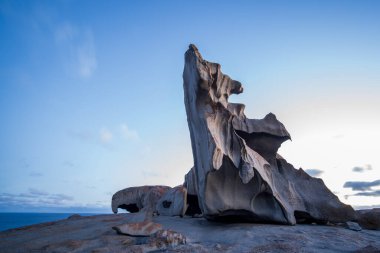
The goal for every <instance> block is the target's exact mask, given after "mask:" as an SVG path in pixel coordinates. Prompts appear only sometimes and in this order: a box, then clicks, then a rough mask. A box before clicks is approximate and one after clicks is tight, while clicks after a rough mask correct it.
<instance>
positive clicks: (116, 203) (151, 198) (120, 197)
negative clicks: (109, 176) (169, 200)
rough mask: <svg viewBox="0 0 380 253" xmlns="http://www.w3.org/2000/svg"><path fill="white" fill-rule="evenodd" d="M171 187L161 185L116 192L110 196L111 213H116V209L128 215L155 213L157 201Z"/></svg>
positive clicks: (130, 188)
mask: <svg viewBox="0 0 380 253" xmlns="http://www.w3.org/2000/svg"><path fill="white" fill-rule="evenodd" d="M170 189H171V187H169V186H163V185H155V186H140V187H129V188H126V189H123V190H120V191H118V192H116V193H115V194H114V195H113V196H112V211H113V212H114V213H117V211H118V208H122V209H125V210H127V211H128V212H130V213H135V212H139V211H140V210H143V211H147V212H155V211H156V204H157V202H158V200H159V199H160V198H161V197H162V196H163V195H164V194H165V193H166V192H167V191H168V190H170Z"/></svg>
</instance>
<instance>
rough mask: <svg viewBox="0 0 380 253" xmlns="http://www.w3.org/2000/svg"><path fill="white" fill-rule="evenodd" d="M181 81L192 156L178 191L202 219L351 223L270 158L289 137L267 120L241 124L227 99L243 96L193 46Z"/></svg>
mask: <svg viewBox="0 0 380 253" xmlns="http://www.w3.org/2000/svg"><path fill="white" fill-rule="evenodd" d="M183 81H184V83H183V88H184V95H185V106H186V113H187V121H188V125H189V130H190V137H191V144H192V150H193V157H194V168H193V169H192V170H191V171H190V172H189V173H188V174H187V175H186V182H185V186H186V187H187V189H188V192H189V193H190V194H192V195H196V196H197V198H198V203H199V207H200V209H201V211H202V213H203V215H204V216H205V217H206V218H207V219H216V220H228V219H239V220H241V219H245V220H249V221H255V222H275V223H283V224H295V223H296V221H298V222H320V223H325V222H327V221H331V222H343V221H347V220H353V219H355V212H354V210H353V209H352V208H351V207H350V206H348V205H345V204H343V203H341V202H340V201H339V199H338V198H337V197H336V196H335V195H334V194H333V193H332V192H331V191H329V190H328V189H327V187H326V186H325V185H324V183H323V181H322V180H321V179H317V178H313V177H311V176H309V175H308V174H306V173H305V172H304V171H303V170H302V169H299V170H296V169H294V167H293V166H292V165H291V164H289V163H287V162H286V160H285V159H283V158H282V157H281V156H279V155H278V154H277V150H278V148H279V147H280V145H281V143H283V142H284V141H286V140H289V139H290V135H289V133H288V131H287V130H286V129H285V127H284V125H283V124H282V123H281V122H279V121H278V120H277V119H276V116H275V115H274V114H272V113H269V114H268V115H266V116H265V117H264V118H263V119H259V120H257V119H248V118H247V117H246V116H245V115H244V107H245V106H244V105H243V104H235V103H229V102H228V97H229V96H230V95H231V94H239V93H242V92H243V86H242V84H241V83H240V82H238V81H235V80H233V79H231V78H230V77H229V76H227V75H225V74H223V73H222V71H221V66H220V65H219V64H217V63H212V62H208V61H206V60H204V59H203V58H202V56H201V54H200V53H199V51H198V49H197V48H196V47H195V46H194V45H190V47H189V50H187V52H186V53H185V67H184V71H183ZM190 206H191V205H190Z"/></svg>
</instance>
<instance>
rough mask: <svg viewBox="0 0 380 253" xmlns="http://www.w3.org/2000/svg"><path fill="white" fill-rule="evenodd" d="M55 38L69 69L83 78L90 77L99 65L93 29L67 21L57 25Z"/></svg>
mask: <svg viewBox="0 0 380 253" xmlns="http://www.w3.org/2000/svg"><path fill="white" fill-rule="evenodd" d="M54 38H55V41H56V43H57V46H59V50H60V51H62V53H63V59H64V65H66V66H67V67H68V69H69V71H70V72H73V73H74V74H75V75H79V76H80V77H82V78H86V79H87V78H90V77H91V76H92V75H93V73H94V72H95V70H96V68H97V65H98V62H97V58H96V52H95V41H94V36H93V34H92V31H91V29H83V28H80V27H76V26H74V25H72V24H70V23H68V22H65V23H62V24H60V25H57V26H56V28H55V30H54Z"/></svg>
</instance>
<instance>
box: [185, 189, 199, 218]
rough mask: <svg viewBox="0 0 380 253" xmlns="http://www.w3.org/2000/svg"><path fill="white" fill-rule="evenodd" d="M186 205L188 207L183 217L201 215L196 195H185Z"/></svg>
mask: <svg viewBox="0 0 380 253" xmlns="http://www.w3.org/2000/svg"><path fill="white" fill-rule="evenodd" d="M187 205H188V207H187V210H186V213H185V215H189V216H193V215H196V214H202V211H201V209H200V207H199V203H198V197H197V195H192V194H187Z"/></svg>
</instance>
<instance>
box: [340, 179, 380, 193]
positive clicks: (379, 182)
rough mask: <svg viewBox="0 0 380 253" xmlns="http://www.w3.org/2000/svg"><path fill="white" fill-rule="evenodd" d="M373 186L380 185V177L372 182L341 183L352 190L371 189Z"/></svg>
mask: <svg viewBox="0 0 380 253" xmlns="http://www.w3.org/2000/svg"><path fill="white" fill-rule="evenodd" d="M374 186H380V179H379V180H375V181H372V182H363V181H348V182H345V183H344V185H343V187H344V188H351V189H352V190H353V191H371V190H372V187H374Z"/></svg>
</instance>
